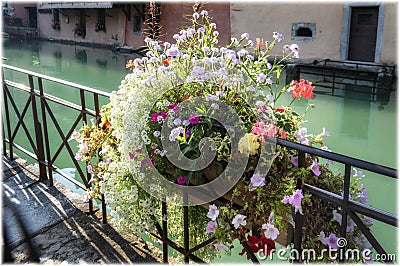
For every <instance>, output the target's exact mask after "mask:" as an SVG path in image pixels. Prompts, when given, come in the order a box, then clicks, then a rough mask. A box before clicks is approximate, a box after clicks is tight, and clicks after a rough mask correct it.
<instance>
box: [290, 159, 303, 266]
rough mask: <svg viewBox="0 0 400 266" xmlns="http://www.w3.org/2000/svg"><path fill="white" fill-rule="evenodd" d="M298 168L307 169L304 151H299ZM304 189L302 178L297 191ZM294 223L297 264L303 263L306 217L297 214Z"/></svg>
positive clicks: (299, 179) (298, 180) (297, 184)
mask: <svg viewBox="0 0 400 266" xmlns="http://www.w3.org/2000/svg"><path fill="white" fill-rule="evenodd" d="M298 166H299V167H305V166H306V154H305V152H303V151H299V154H298ZM302 188H303V180H302V179H301V178H298V179H297V183H296V189H302ZM294 223H295V228H294V237H293V238H294V239H293V240H294V241H293V242H294V249H295V250H297V254H298V257H297V258H295V262H299V261H301V259H300V254H301V252H302V249H301V242H302V228H303V223H304V217H303V215H302V214H300V212H297V213H295V217H294Z"/></svg>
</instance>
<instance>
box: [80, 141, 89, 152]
mask: <svg viewBox="0 0 400 266" xmlns="http://www.w3.org/2000/svg"><path fill="white" fill-rule="evenodd" d="M78 148H79V150H80V151H83V152H85V151H88V149H89V148H88V146H87V145H86V144H85V143H81V144H79V145H78Z"/></svg>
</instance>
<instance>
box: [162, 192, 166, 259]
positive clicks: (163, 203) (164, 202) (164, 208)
mask: <svg viewBox="0 0 400 266" xmlns="http://www.w3.org/2000/svg"><path fill="white" fill-rule="evenodd" d="M161 205H162V206H161V208H162V210H161V212H162V217H161V219H162V241H163V244H162V245H163V263H168V213H167V198H166V197H164V198H163V199H162V203H161Z"/></svg>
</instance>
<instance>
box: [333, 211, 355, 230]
mask: <svg viewBox="0 0 400 266" xmlns="http://www.w3.org/2000/svg"><path fill="white" fill-rule="evenodd" d="M332 214H333V219H334V220H335V221H337V222H338V223H339V224H340V225H342V215H341V214H340V213H338V212H337V211H336V210H333V212H332ZM353 231H354V222H353V220H352V219H348V220H347V225H346V232H353Z"/></svg>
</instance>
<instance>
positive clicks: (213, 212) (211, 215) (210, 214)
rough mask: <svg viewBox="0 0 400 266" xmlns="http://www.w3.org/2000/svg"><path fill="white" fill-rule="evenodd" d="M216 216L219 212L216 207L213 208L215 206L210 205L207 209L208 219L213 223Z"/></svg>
mask: <svg viewBox="0 0 400 266" xmlns="http://www.w3.org/2000/svg"><path fill="white" fill-rule="evenodd" d="M218 214H219V210H218V208H217V206H215V204H213V205H210V206H209V207H208V213H207V217H208V218H210V219H211V220H213V221H215V219H217V217H218Z"/></svg>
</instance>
